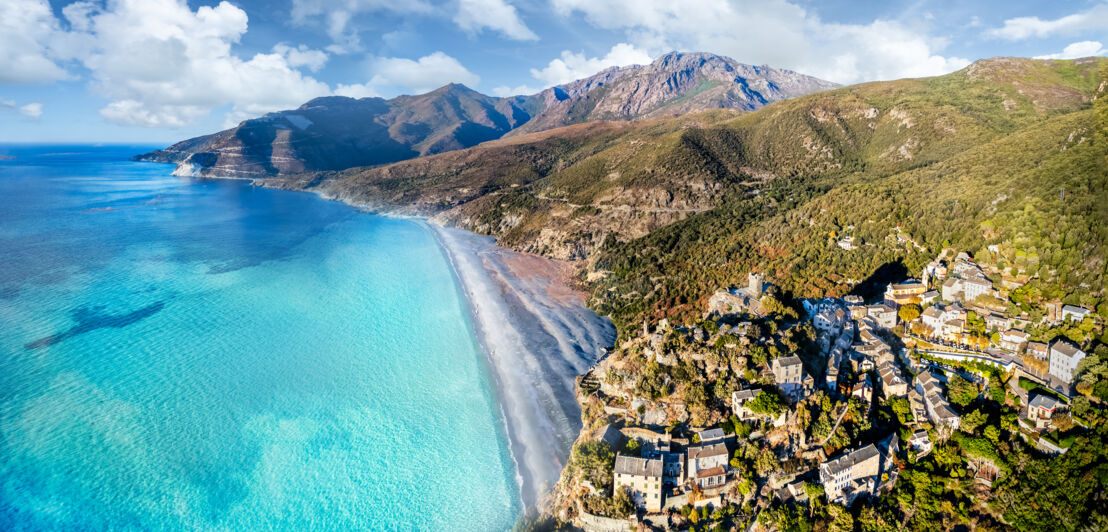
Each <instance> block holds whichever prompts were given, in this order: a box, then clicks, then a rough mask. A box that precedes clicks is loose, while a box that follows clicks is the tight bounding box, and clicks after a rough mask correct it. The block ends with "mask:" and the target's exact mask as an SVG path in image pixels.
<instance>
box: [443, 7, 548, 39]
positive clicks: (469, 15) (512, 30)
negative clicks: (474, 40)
mask: <svg viewBox="0 0 1108 532" xmlns="http://www.w3.org/2000/svg"><path fill="white" fill-rule="evenodd" d="M454 22H455V23H457V24H458V26H459V27H460V28H462V29H463V30H465V31H468V32H470V33H477V32H480V31H481V30H482V29H486V28H487V29H490V30H494V31H499V32H500V33H502V34H504V36H506V37H508V38H510V39H515V40H517V41H534V40H538V38H539V36H538V35H535V32H533V31H531V29H530V28H528V27H527V25H526V24H524V23H523V21H522V20H520V18H519V13H516V8H515V7H513V6H511V5H510V4H508V3H507V2H505V1H504V0H459V2H458V14H457V15H455V16H454Z"/></svg>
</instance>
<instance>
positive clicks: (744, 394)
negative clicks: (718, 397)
mask: <svg viewBox="0 0 1108 532" xmlns="http://www.w3.org/2000/svg"><path fill="white" fill-rule="evenodd" d="M761 391H762V389H761V388H749V389H746V390H738V391H736V392H731V400H733V401H739V402H744V403H745V402H746V401H749V400H751V399H754V398H755V397H757V396H758V394H759V393H761Z"/></svg>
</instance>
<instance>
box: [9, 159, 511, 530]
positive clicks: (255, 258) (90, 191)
mask: <svg viewBox="0 0 1108 532" xmlns="http://www.w3.org/2000/svg"><path fill="white" fill-rule="evenodd" d="M149 148H150V147H146V146H112V147H106V148H93V147H89V146H0V153H6V154H10V155H14V156H16V158H15V159H14V160H6V161H0V202H2V208H0V530H42V529H67V530H87V529H143V530H184V529H187V530H196V529H202V530H207V529H226V530H243V529H250V530H268V529H285V530H310V529H341V530H347V529H384V530H494V529H505V528H507V527H510V526H511V524H512V523H513V521H514V519H515V516H516V515H517V514H518V513H519V511H520V508H519V506H520V503H519V500H518V499H519V495H518V491H517V486H516V482H515V480H514V478H515V477H514V469H513V466H512V462H511V460H510V457H509V455H508V452H507V444H506V442H505V436H504V429H503V425H502V423H503V422H502V419H501V416H500V413H499V409H498V408H497V406H496V402H495V392H494V391H493V390H492V389H491V386H490V379H489V377H488V375H487V374H486V369H485V365H484V363H483V359H482V356H483V355H481V354H480V353H479V351H478V349H477V347H476V345H475V343H474V340H473V334H472V329H471V324H470V323H469V320H468V313H467V310H466V308H465V301H464V300H463V299H462V297H461V295H460V294H459V291H458V289H457V285H456V282H455V279H454V277H453V275H452V273H451V270H450V267H449V264H448V262H447V261H446V259H445V257H444V254H443V252H442V251H441V249H440V248H439V247H438V245H437V244H436V243H435V240H434V238H433V236H432V235H431V233H430V232H429V230H428V229H427V228H426V227H425V226H423V225H421V224H420V223H417V222H413V221H407V220H397V219H389V218H381V217H376V216H372V215H369V214H365V213H361V212H358V211H356V210H354V209H351V208H349V207H347V206H344V205H341V204H338V203H334V202H328V201H324V200H321V199H319V198H316V197H315V196H312V195H309V194H303V193H295V192H283V191H274V190H267V189H261V188H256V187H252V186H249V185H248V184H246V183H243V182H229V181H208V182H195V181H190V180H186V179H182V178H176V177H172V176H170V175H169V172H170V171H171V170H172V167H171V166H168V165H159V164H153V163H136V162H130V161H128V160H127V158H128V157H129V156H130V155H132V154H134V153H139V152H143V151H147V150H148V149H149Z"/></svg>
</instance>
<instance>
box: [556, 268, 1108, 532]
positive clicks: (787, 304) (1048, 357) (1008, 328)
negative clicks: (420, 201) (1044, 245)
mask: <svg viewBox="0 0 1108 532" xmlns="http://www.w3.org/2000/svg"><path fill="white" fill-rule="evenodd" d="M994 277H997V278H996V279H994ZM1000 277H1001V276H997V274H996V272H986V270H985V269H984V268H982V267H981V266H979V265H978V264H977V263H976V262H974V260H973V258H971V257H970V256H969V255H968V254H966V253H955V252H954V251H953V250H945V251H944V252H943V253H942V254H940V256H939V257H937V258H936V259H935V260H934V261H933V262H931V263H930V264H928V265H927V266H926V268H924V270H923V274H922V276H921V278H919V279H902V280H899V281H898V282H894V283H890V284H888V285H887V286H886V287H885V290H884V293H883V296H882V297H881V299H880V300H879V301H865V300H863V298H862V297H860V296H857V295H847V296H844V297H842V298H831V297H827V298H822V299H804V300H795V301H789V300H787V298H786V296H784V295H783V294H782V293H781V292H780V291H779V290H777V289H776V288H775V287H774V286H773V285H772V284H771V283H769V282H767V281H766V278H765V277H764V276H763V275H762V274H759V273H756V272H751V273H749V275H748V279H747V283H746V284H745V285H744V286H741V287H737V288H731V289H727V290H721V291H719V292H717V293H716V294H715V295H714V296H712V297H711V299H710V300H709V303H708V308H706V309H705V312H704V315H703V317H704V319H703V320H702V321H700V322H698V323H695V324H685V325H682V326H674V325H670V324H669V323H667V322H666V321H665V320H662V321H661V322H660V323H659V324H658V325H657V326H656V327H655V328H653V329H650V328H648V327H647V325H646V324H644V326H643V330H642V333H641V334H640V335H639V336H638V337H636V338H632V339H630V340H627V341H625V342H624V343H623V344H622V345H619V346H617V348H616V349H615V350H614V351H613V352H612V353H610V355H609V356H608V357H607V358H605V359H604V360H603V361H602V362H601V363H600V364H599V365H597V366H596V367H595V368H594V369H593V370H592V371H591V372H590V373H588V374H586V375H584V376H582V377H581V378H580V381H579V400H580V401H581V402H582V405H583V417H584V422H585V429H584V430H583V432H582V436H581V438H580V439H579V441H578V443H577V445H576V446H575V448H574V451H573V455H572V457H571V461H570V464H569V466H568V467H567V470H566V472H565V474H564V476H563V480H562V482H561V485H560V486H559V487H558V490H556V493H555V497H554V501H553V503H552V505H553V507H554V515H556V516H557V517H558V519H559V520H561V521H564V522H569V523H573V524H574V525H576V526H578V527H582V528H584V529H587V530H613V531H614V530H628V529H652V530H685V529H689V530H708V529H712V530H745V529H747V528H750V527H752V528H751V529H757V528H758V527H761V528H764V529H794V528H796V527H795V526H794V525H796V522H795V520H797V519H800V520H801V521H803V520H804V519H806V518H812V517H814V516H817V515H823V516H824V519H825V520H826V521H828V522H830V523H832V524H834V523H835V522H836V521H841V520H844V519H851V514H850V513H849V512H848V511H847V510H846V508H848V507H850V505H851V504H852V503H853V502H854V501H855V500H859V499H865V498H878V497H881V496H882V495H883V494H887V493H889V492H890V491H891V490H893V489H895V488H896V487H897V483H898V478H899V477H900V476H901V474H900V473H901V471H903V470H906V469H907V470H909V473H908V474H909V475H910V474H911V473H910V471H911V469H910V468H912V467H917V466H919V467H922V464H923V463H924V462H925V461H926V460H927V459H928V457H929V456H930V455H932V454H933V453H934V454H935V455H936V456H933V457H932V458H931V460H932V461H933V462H935V463H938V464H940V465H941V467H945V468H948V469H949V471H950V476H952V477H954V478H956V479H962V480H964V481H965V482H966V483H967V485H969V486H976V487H975V488H973V489H976V490H979V491H980V492H981V493H980V494H981V495H983V497H984V498H985V500H987V499H988V494H989V493H990V490H991V488H992V487H993V486H994V483H1002V482H1003V481H1004V479H1005V476H1006V475H1011V474H1012V465H1011V462H1012V461H1014V460H1012V459H1008V457H1010V456H1015V455H1016V453H1020V455H1021V456H1031V457H1049V456H1052V455H1058V454H1061V453H1065V452H1067V450H1068V449H1069V447H1070V446H1071V445H1072V444H1073V441H1074V439H1075V437H1077V436H1078V435H1080V434H1081V433H1082V432H1083V431H1086V430H1088V427H1089V425H1090V423H1089V420H1092V419H1095V418H1096V416H1097V415H1098V410H1097V409H1095V408H1091V407H1090V402H1089V398H1088V397H1086V395H1087V394H1088V393H1089V391H1090V390H1089V387H1090V386H1091V384H1092V382H1090V381H1089V380H1088V379H1086V380H1084V381H1082V380H1081V379H1080V378H1079V377H1080V376H1081V374H1082V371H1083V370H1085V369H1086V368H1087V366H1088V365H1087V364H1086V365H1082V364H1081V362H1082V360H1084V359H1085V358H1086V357H1087V356H1088V353H1086V352H1085V351H1084V350H1083V349H1082V344H1083V343H1084V344H1085V345H1086V346H1087V343H1085V342H1082V340H1083V338H1081V337H1079V338H1067V337H1066V334H1065V332H1070V333H1071V334H1070V335H1071V336H1074V335H1075V334H1076V333H1074V331H1087V332H1091V331H1093V330H1096V331H1101V330H1102V329H1103V322H1102V319H1101V318H1100V317H1099V316H1098V315H1097V314H1096V313H1095V312H1093V310H1092V309H1088V308H1082V307H1078V306H1072V305H1062V304H1050V305H1048V307H1047V308H1045V309H1043V311H1042V313H1041V316H1032V315H1031V314H1030V313H1028V312H1023V311H1019V307H1017V306H1015V305H1007V304H1006V301H1007V300H1008V298H1009V297H1010V294H1011V293H1012V291H1014V290H1017V289H1018V288H1019V287H1020V286H1021V285H1020V283H1018V282H1014V281H1012V280H1011V279H1008V278H1007V277H1004V278H1003V279H1001V278H1000ZM1067 328H1068V329H1067ZM1086 373H1087V372H1086ZM1094 401H1095V398H1094ZM1021 460H1023V461H1024V462H1026V459H1023V458H1021ZM926 467H934V466H933V465H927V466H926ZM902 489H903V490H907V489H908V488H907V487H902ZM917 496H918V494H917ZM972 500H973V499H966V501H970V505H971V506H972V507H973V508H972V509H969V508H967V505H966V501H964V502H963V503H962V510H963V513H965V514H966V519H967V520H968V521H972V522H973V523H975V524H976V525H980V526H983V527H985V528H989V526H1000V527H1002V528H1003V527H1004V524H1003V522H1002V521H999V520H998V517H997V515H996V514H997V512H993V511H990V510H989V509H988V508H987V507H986V506H979V505H975V504H973V503H972ZM912 504H915V503H912ZM804 508H807V510H805V509H804ZM864 511H868V508H867V509H866V510H864ZM913 511H914V510H913ZM874 519H877V520H879V519H880V518H879V517H877V516H876V515H875V517H874ZM790 520H792V521H790ZM790 523H791V524H790ZM840 524H841V523H840ZM935 524H936V526H939V527H940V528H946V527H947V526H949V525H951V524H952V523H935ZM840 529H842V530H849V529H851V527H846V528H840Z"/></svg>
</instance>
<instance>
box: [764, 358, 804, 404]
mask: <svg viewBox="0 0 1108 532" xmlns="http://www.w3.org/2000/svg"><path fill="white" fill-rule="evenodd" d="M772 368H773V380H774V382H776V383H777V387H778V388H780V389H781V391H782V392H784V393H785V395H787V396H789V398H790V399H792V400H793V401H799V400H801V399H803V398H804V396H806V395H807V394H808V393H807V392H808V391H810V390H811V389H812V387H813V384H814V381H813V379H812V377H811V376H810V375H805V374H804V363H803V362H801V361H800V357H798V356H796V355H793V356H787V357H779V358H775V359H773V364H772Z"/></svg>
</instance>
